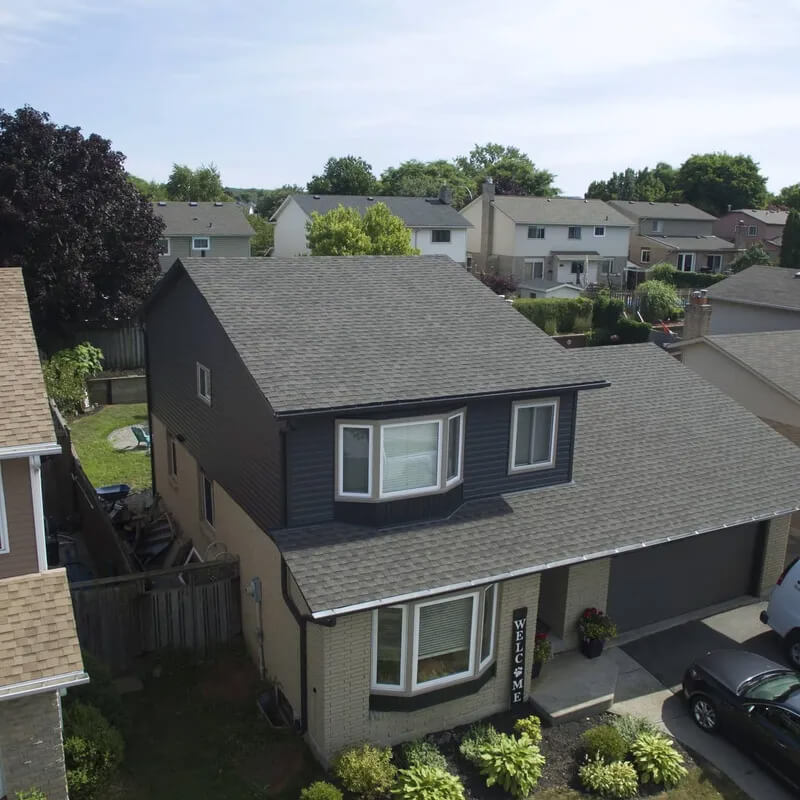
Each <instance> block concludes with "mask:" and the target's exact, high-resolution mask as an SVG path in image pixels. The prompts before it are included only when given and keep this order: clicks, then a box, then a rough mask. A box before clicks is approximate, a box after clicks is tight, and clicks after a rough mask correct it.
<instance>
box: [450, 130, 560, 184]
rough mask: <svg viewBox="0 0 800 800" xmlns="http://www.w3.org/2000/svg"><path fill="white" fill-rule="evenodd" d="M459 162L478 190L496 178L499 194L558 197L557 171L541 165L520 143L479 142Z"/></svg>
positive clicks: (457, 162)
mask: <svg viewBox="0 0 800 800" xmlns="http://www.w3.org/2000/svg"><path fill="white" fill-rule="evenodd" d="M455 164H456V166H457V167H458V168H459V169H460V170H461V172H462V173H463V174H464V175H465V176H466V177H467V178H468V179H469V180H470V181H471V182H472V185H473V188H474V191H475V194H476V195H477V194H480V191H481V184H482V183H483V182H484V181H485V180H486V179H487V178H492V179H493V180H494V184H495V192H496V193H497V194H533V195H540V196H544V197H554V196H555V195H557V194H558V193H559V190H558V189H557V188H556V187H555V186H553V181H554V180H555V175H553V173H552V172H548V171H547V170H545V169H538V168H537V167H536V165H535V164H534V163H533V161H532V160H531V159H530V157H529V156H528V154H527V153H523V152H522V151H521V150H520V149H519V148H518V147H513V146H512V147H509V146H506V145H502V144H497V143H496V142H487V143H486V144H483V145H478V144H476V145H475V147H473V148H472V150H470V152H469V154H468V155H466V156H459V157H458V158H457V159H456V160H455Z"/></svg>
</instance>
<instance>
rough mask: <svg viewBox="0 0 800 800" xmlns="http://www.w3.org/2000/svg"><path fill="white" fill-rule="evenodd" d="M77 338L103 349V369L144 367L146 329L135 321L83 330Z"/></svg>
mask: <svg viewBox="0 0 800 800" xmlns="http://www.w3.org/2000/svg"><path fill="white" fill-rule="evenodd" d="M76 338H78V339H79V340H80V341H88V342H90V343H91V344H93V345H94V346H95V347H99V348H100V349H101V350H102V351H103V369H144V330H143V329H142V326H141V325H138V324H137V323H135V322H132V323H131V324H129V325H120V326H119V327H118V328H95V329H90V330H85V331H81V333H80V334H79V335H78V336H77V337H76Z"/></svg>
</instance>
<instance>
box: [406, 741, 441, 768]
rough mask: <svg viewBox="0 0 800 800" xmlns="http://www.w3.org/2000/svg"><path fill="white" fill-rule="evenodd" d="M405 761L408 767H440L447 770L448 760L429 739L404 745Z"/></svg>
mask: <svg viewBox="0 0 800 800" xmlns="http://www.w3.org/2000/svg"><path fill="white" fill-rule="evenodd" d="M403 759H404V761H405V763H406V766H408V767H440V768H441V769H447V759H446V758H445V757H444V756H443V755H442V753H441V751H440V750H439V748H438V747H437V746H436V745H435V744H434V743H433V742H429V741H428V740H427V739H416V740H415V741H413V742H408V744H404V745H403Z"/></svg>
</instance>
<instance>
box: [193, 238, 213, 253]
mask: <svg viewBox="0 0 800 800" xmlns="http://www.w3.org/2000/svg"><path fill="white" fill-rule="evenodd" d="M198 239H205V240H206V241H207V242H208V247H197V245H196V244H195V242H196V241H197V240H198ZM210 249H211V237H210V236H192V250H210Z"/></svg>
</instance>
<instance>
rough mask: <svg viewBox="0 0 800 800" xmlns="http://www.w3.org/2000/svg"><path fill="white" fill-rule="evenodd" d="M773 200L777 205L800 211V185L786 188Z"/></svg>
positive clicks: (795, 184)
mask: <svg viewBox="0 0 800 800" xmlns="http://www.w3.org/2000/svg"><path fill="white" fill-rule="evenodd" d="M773 199H774V202H775V205H779V206H788V207H789V208H794V209H797V210H798V211H800V183H793V184H792V185H791V186H784V187H783V189H781V190H780V192H778V194H776V195H775V197H774V198H773Z"/></svg>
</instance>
